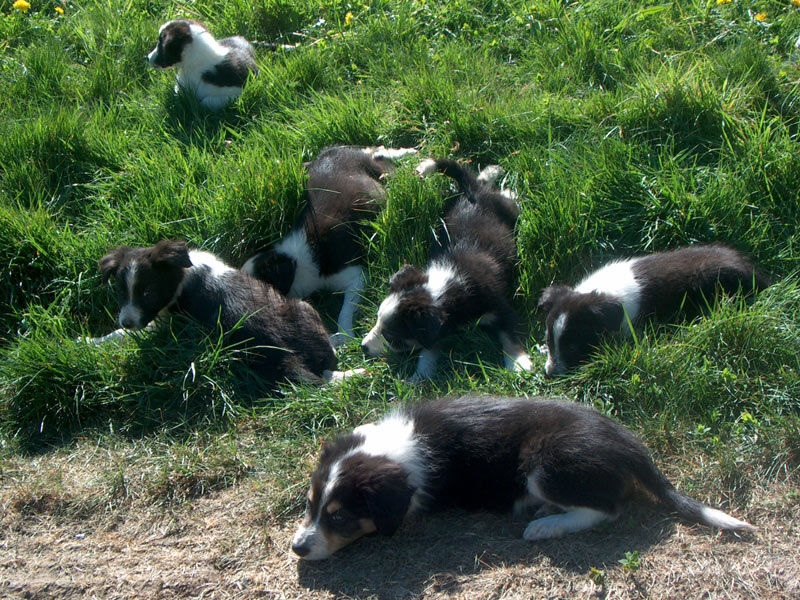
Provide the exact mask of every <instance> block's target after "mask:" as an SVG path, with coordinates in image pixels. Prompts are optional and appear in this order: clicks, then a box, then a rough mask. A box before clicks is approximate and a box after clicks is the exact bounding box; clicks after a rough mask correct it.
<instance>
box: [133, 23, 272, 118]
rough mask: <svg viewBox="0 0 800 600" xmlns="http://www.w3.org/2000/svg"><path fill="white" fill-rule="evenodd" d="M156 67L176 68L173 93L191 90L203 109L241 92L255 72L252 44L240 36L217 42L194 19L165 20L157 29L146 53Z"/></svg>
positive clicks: (220, 104)
mask: <svg viewBox="0 0 800 600" xmlns="http://www.w3.org/2000/svg"><path fill="white" fill-rule="evenodd" d="M147 62H148V64H149V65H150V66H151V67H155V68H156V69H168V68H169V67H176V68H177V69H178V77H177V80H178V83H177V84H176V86H175V92H176V93H177V92H178V90H179V88H183V89H185V90H188V91H190V92H192V93H194V94H195V95H196V96H197V98H198V100H200V103H201V104H202V105H203V106H205V107H206V108H210V109H219V108H223V107H224V106H225V105H227V104H228V103H229V102H231V101H232V100H234V99H235V98H237V97H238V96H239V95H240V94H241V93H242V88H243V87H244V84H245V82H246V81H247V78H248V76H249V75H250V74H251V73H252V74H253V75H257V74H258V67H257V66H256V55H255V52H254V51H253V46H252V45H251V44H250V42H248V41H247V40H246V39H244V38H243V37H241V36H234V37H229V38H224V39H221V40H219V41H217V40H215V39H214V36H212V35H211V33H210V32H209V31H208V28H207V27H206V26H205V25H203V24H202V23H200V22H198V21H192V20H190V19H178V20H175V21H169V22H167V23H164V24H163V25H162V26H161V29H159V30H158V43H157V44H156V47H155V48H153V50H152V51H151V52H150V54H148V55H147Z"/></svg>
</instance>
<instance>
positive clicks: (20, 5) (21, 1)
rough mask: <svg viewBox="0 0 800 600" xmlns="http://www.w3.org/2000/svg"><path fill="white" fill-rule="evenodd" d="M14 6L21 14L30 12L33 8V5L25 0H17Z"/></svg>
mask: <svg viewBox="0 0 800 600" xmlns="http://www.w3.org/2000/svg"><path fill="white" fill-rule="evenodd" d="M12 6H13V7H14V8H16V9H17V10H18V11H20V12H28V11H29V10H30V8H31V3H30V2H25V0H17V1H16V2H14V4H12Z"/></svg>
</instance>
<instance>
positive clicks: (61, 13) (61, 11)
mask: <svg viewBox="0 0 800 600" xmlns="http://www.w3.org/2000/svg"><path fill="white" fill-rule="evenodd" d="M56 12H57V13H58V14H60V15H63V14H64V9H63V8H61V7H60V6H56Z"/></svg>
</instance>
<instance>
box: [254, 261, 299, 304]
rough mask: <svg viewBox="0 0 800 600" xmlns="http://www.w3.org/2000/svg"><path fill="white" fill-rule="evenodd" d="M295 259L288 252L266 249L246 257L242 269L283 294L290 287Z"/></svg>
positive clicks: (295, 263)
mask: <svg viewBox="0 0 800 600" xmlns="http://www.w3.org/2000/svg"><path fill="white" fill-rule="evenodd" d="M296 269H297V261H296V260H295V259H293V258H292V257H291V256H289V255H288V254H283V253H282V252H276V251H275V250H267V251H266V252H259V253H258V254H256V255H255V256H251V257H250V258H249V259H247V262H246V263H244V265H242V271H243V272H244V273H247V274H248V275H251V276H252V277H255V278H256V279H260V280H261V281H263V282H264V283H268V284H270V285H271V286H273V287H274V288H275V289H276V290H278V291H279V292H280V293H281V294H283V295H284V296H285V295H286V294H288V293H289V290H290V289H292V283H294V275H295V271H296Z"/></svg>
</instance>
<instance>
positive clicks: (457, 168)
mask: <svg viewBox="0 0 800 600" xmlns="http://www.w3.org/2000/svg"><path fill="white" fill-rule="evenodd" d="M417 171H418V173H419V174H420V175H422V176H425V175H428V174H430V173H433V172H437V171H438V172H440V173H443V174H445V175H447V176H449V177H452V178H453V179H454V180H455V181H456V183H457V185H458V192H459V194H458V195H457V196H456V197H454V198H452V199H450V200H449V201H448V202H447V203H446V205H445V214H444V220H443V227H442V229H441V231H440V233H439V235H438V236H437V237H436V241H435V244H434V247H433V250H432V252H431V261H430V263H429V264H428V267H427V268H426V270H425V271H420V270H419V269H417V268H416V267H413V266H410V265H406V266H404V267H403V268H402V269H400V270H399V271H398V272H397V273H395V274H394V275H393V276H392V278H391V280H390V282H389V287H390V292H389V295H388V296H387V297H386V299H385V300H384V301H383V302H382V303H381V305H380V307H379V308H378V319H377V322H376V324H375V327H373V328H372V330H371V331H370V332H369V333H368V334H367V336H366V337H365V338H364V339H363V341H362V343H361V347H362V349H363V350H364V353H365V354H367V355H368V356H376V355H378V354H380V353H381V352H382V351H383V350H384V348H385V347H388V348H390V349H393V350H398V351H399V350H421V353H420V356H419V359H418V362H417V369H416V372H415V374H414V376H413V377H412V380H414V381H419V380H422V379H426V378H430V377H432V376H433V374H434V372H435V369H436V361H437V358H438V355H439V352H440V340H441V339H442V338H443V337H445V336H447V335H449V334H450V333H452V332H453V331H455V330H456V329H457V328H458V327H460V326H462V325H465V324H467V323H469V322H473V321H475V320H478V319H480V324H481V325H484V326H490V327H491V328H492V330H493V331H494V332H496V333H497V335H498V337H499V339H500V343H501V344H502V347H503V352H504V353H505V355H506V356H505V363H506V367H507V368H508V369H510V370H513V371H530V369H531V359H530V356H529V355H528V353H527V352H526V351H525V348H524V346H523V344H522V341H521V339H520V335H519V332H518V329H519V322H518V319H517V317H516V314H515V312H514V309H513V308H512V306H511V302H510V297H511V295H512V294H513V293H514V287H515V286H514V274H513V271H514V263H515V262H516V257H517V246H516V242H515V241H514V225H515V223H516V221H517V217H518V216H519V212H520V211H519V207H518V206H517V204H516V202H515V200H514V198H513V196H512V195H511V194H510V193H509V192H507V191H504V190H499V191H498V190H496V189H493V188H492V184H493V183H494V181H495V180H496V179H497V177H498V176H499V175H500V174H501V173H502V169H500V167H497V166H491V167H487V168H486V169H484V170H483V171H482V172H481V174H480V175H479V176H478V177H475V175H474V174H473V173H471V172H470V171H469V170H467V169H465V168H464V167H462V166H461V165H460V164H458V163H457V162H455V161H451V160H432V159H428V160H425V161H423V162H422V163H421V164H420V165H419V167H418V168H417Z"/></svg>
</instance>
